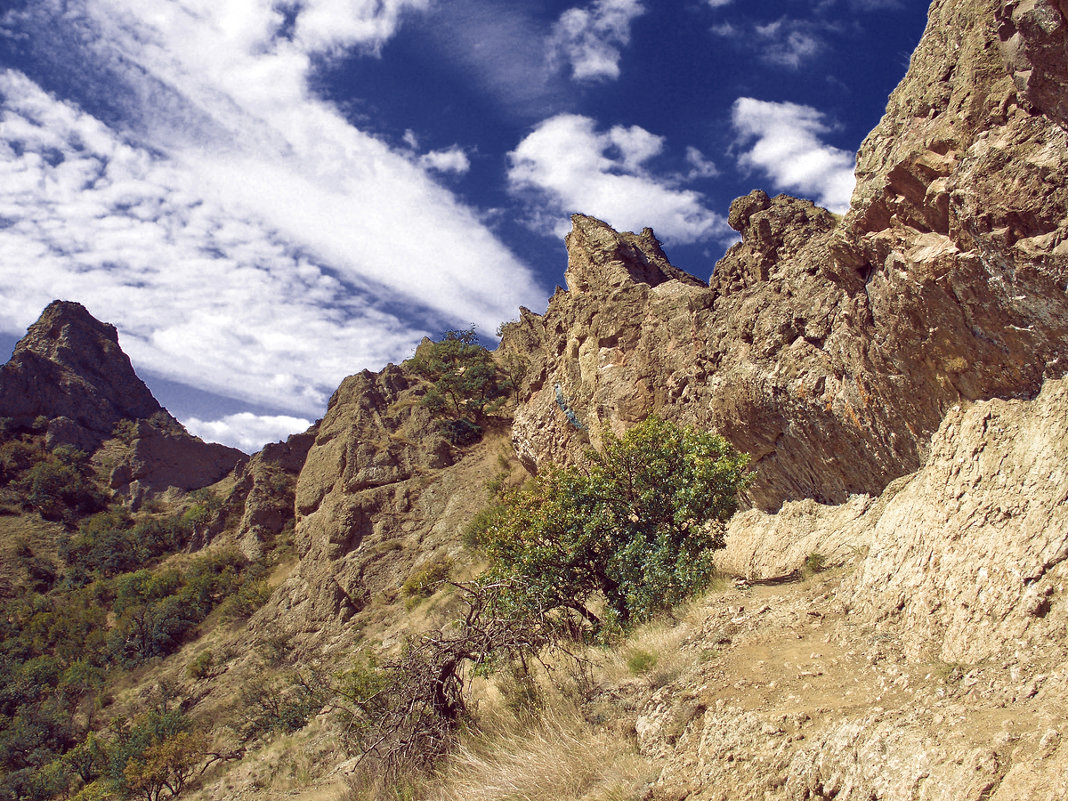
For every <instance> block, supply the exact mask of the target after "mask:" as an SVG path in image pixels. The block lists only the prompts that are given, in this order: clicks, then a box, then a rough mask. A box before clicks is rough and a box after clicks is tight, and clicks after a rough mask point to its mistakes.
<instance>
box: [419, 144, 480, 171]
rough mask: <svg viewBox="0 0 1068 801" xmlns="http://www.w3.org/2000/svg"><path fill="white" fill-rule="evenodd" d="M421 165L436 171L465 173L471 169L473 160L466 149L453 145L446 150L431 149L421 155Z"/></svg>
mask: <svg viewBox="0 0 1068 801" xmlns="http://www.w3.org/2000/svg"><path fill="white" fill-rule="evenodd" d="M419 166H421V167H424V168H425V169H428V170H434V171H436V172H451V173H456V174H457V175H463V174H464V173H465V172H467V171H468V170H470V169H471V160H470V159H469V158H468V157H467V154H466V153H465V152H464V149H463V148H462V147H460V146H459V145H453V146H452V147H450V148H448V149H446V150H431V151H430V152H429V153H424V154H423V155H422V156H420V157H419Z"/></svg>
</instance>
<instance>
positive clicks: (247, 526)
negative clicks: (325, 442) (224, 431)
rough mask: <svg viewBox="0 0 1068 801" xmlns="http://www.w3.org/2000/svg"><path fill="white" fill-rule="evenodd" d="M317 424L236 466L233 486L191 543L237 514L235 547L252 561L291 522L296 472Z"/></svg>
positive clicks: (209, 535)
mask: <svg viewBox="0 0 1068 801" xmlns="http://www.w3.org/2000/svg"><path fill="white" fill-rule="evenodd" d="M318 429H319V424H318V423H316V424H315V425H313V426H312V427H311V428H309V429H308V430H307V431H305V432H303V433H301V434H293V435H291V436H290V437H289V438H288V439H287V440H286V441H285V442H273V443H270V444H269V445H265V446H264V447H263V449H262V450H260V451H259V452H258V453H256V454H254V455H253V456H252V457H251V458H250V459H249V460H248V461H247V462H246V463H244V464H241V465H238V467H237V468H236V469H235V470H234V487H233V489H232V490H231V491H230V493H229V495H228V496H227V498H226V500H225V502H224V503H223V505H222V507H221V508H220V510H219V513H218V515H217V517H216V519H215V521H214V522H213V523H212V525H210V526H208V527H207V529H206V530H205V532H204V542H195V543H193V547H200V546H202V545H205V544H207V542H208V541H210V540H212V539H214V538H215V537H216V536H217V535H219V534H221V533H222V532H223V531H224V530H225V529H226V528H227V526H228V524H229V523H230V522H231V521H232V520H235V519H236V520H238V521H239V523H238V524H237V531H236V540H237V544H238V547H239V548H240V549H241V551H242V553H244V555H245V556H246V557H247V558H248V559H250V560H252V561H256V560H258V559H260V558H261V557H262V556H263V554H264V548H265V546H266V545H268V544H269V543H271V542H272V541H273V539H274V538H275V537H276V536H277V535H279V534H281V533H282V532H283V531H285V530H286V529H287V528H292V527H294V526H295V523H296V518H295V514H294V511H293V505H294V494H295V488H296V483H297V477H298V476H299V475H300V471H301V469H302V468H303V467H304V461H305V459H307V458H308V450H309V449H310V448H311V446H312V444H313V443H314V442H315V435H316V432H317V431H318Z"/></svg>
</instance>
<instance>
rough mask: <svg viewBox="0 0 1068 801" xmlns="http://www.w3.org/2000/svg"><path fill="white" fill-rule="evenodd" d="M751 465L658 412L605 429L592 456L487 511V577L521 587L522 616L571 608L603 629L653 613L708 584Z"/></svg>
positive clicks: (483, 536) (483, 525) (483, 532)
mask: <svg viewBox="0 0 1068 801" xmlns="http://www.w3.org/2000/svg"><path fill="white" fill-rule="evenodd" d="M748 463H749V459H748V457H747V456H745V455H743V454H739V453H737V452H736V451H735V450H734V449H733V448H731V446H730V445H729V444H728V443H727V441H726V440H724V439H723V438H722V437H719V436H717V435H714V434H710V433H707V432H701V431H697V430H696V429H693V428H683V427H680V426H677V425H675V424H672V423H668V422H665V421H663V420H660V419H659V418H656V417H650V418H649V419H647V420H646V421H645V422H643V423H641V424H640V425H638V426H636V427H634V428H633V429H631V430H630V431H628V432H627V433H626V434H625V435H624V436H623V437H622V438H621V439H619V438H616V437H614V436H611V435H608V436H606V437H605V445H604V449H603V451H601V452H599V453H598V452H596V451H590V452H589V453H588V455H587V463H586V464H585V465H582V466H579V467H573V468H569V469H566V470H550V471H547V472H546V473H544V474H542V475H540V476H538V477H537V478H536V479H534V480H533V481H531V482H528V484H527V485H525V486H524V487H523V488H521V489H519V490H516V491H514V492H512V493H511V494H510V495H508V496H507V497H506V499H505V502H504V503H502V504H501V505H500V506H498V507H497V508H496V510H495V511H494V512H493V513H492V514H490V515H489V516H488V519H482V520H480V522H479V525H480V529H479V530H477V531H476V532H474V536H476V537H477V539H478V540H479V541H480V542H481V543H482V544H483V546H484V547H485V549H486V551H487V553H488V554H489V555H490V556H491V557H492V558H493V559H494V560H495V563H494V566H493V567H492V569H491V571H490V573H489V575H488V577H487V581H490V582H495V581H506V582H507V583H509V585H510V586H513V587H516V588H518V589H516V590H515V591H513V592H512V593H511V594H510V600H511V601H512V602H514V604H515V605H516V610H517V614H521V613H522V611H523V610H524V609H526V610H528V611H533V610H537V609H541V610H544V609H563V610H571V611H572V612H573V613H576V614H577V615H579V616H580V617H581V618H582V619H583V620H584V621H585V623H586V624H587V625H589V626H591V627H592V628H593V629H595V630H601V629H603V628H605V627H606V625H607V624H610V625H613V626H614V625H618V626H620V627H622V628H623V629H626V628H628V627H629V626H630V625H632V624H633V623H636V622H638V621H641V620H646V619H648V618H649V617H650V616H651V615H653V614H655V613H656V612H659V611H662V610H665V609H668V608H670V607H671V606H673V605H674V604H676V603H678V602H679V601H681V600H682V599H684V598H685V597H687V596H688V595H690V594H692V593H693V592H695V591H697V590H699V589H702V588H703V587H704V586H706V585H707V584H708V582H709V580H710V579H711V577H712V574H713V563H712V552H713V550H714V549H716V548H720V547H722V545H723V524H724V523H725V522H726V521H727V520H728V519H729V518H730V516H731V515H732V514H733V513H734V511H735V509H736V508H737V494H738V492H739V490H740V489H741V488H742V487H744V486H745V484H746V483H747V472H746V468H747V466H748ZM596 599H600V600H601V601H603V603H604V605H605V607H606V609H607V612H608V615H607V617H606V618H605V619H604V620H602V619H601V618H600V617H598V616H597V615H595V614H594V613H593V611H592V610H591V601H594V600H596Z"/></svg>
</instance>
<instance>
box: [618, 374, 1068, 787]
mask: <svg viewBox="0 0 1068 801" xmlns="http://www.w3.org/2000/svg"><path fill="white" fill-rule="evenodd" d="M1066 465H1068V380H1059V381H1049V382H1047V383H1046V385H1045V387H1044V388H1043V390H1042V392H1041V393H1040V394H1039V395H1038V397H1037V398H1036V399H1035V400H1033V401H1020V400H1010V401H1003V400H992V401H986V402H981V403H977V404H974V405H973V406H971V407H970V408H956V409H953V410H951V412H950V413H949V414H948V415H947V416H946V419H945V421H944V422H943V424H942V426H941V427H940V429H939V431H938V432H937V433H936V435H935V436H934V438H933V440H932V444H931V449H930V453H929V455H928V457H927V461H926V463H925V464H924V466H923V467H922V468H921V469H920V470H919V471H917V472H916V473H915V474H913V475H911V476H908V477H905V478H902V479H901V480H899V481H895V482H894V483H893V484H892V485H891V486H890V487H888V488H887V490H886V491H885V492H884V493H883V495H882V497H880V498H879V499H875V500H873V499H870V498H866V497H862V496H858V497H857V498H854V499H853V500H851V501H850V502H849V503H847V504H843V505H841V506H836V507H832V506H818V505H816V504H812V503H811V502H808V501H803V502H796V503H789V504H786V505H784V507H783V509H782V510H781V511H780V512H779V513H778V514H776V515H767V514H764V513H762V512H758V511H756V510H750V511H749V512H747V513H745V514H744V515H740V516H739V517H737V518H735V520H734V521H732V523H731V526H730V529H729V531H728V547H727V551H726V553H725V554H724V559H725V561H726V562H728V563H729V564H730V565H732V566H734V567H735V568H737V567H739V566H740V567H744V568H745V569H746V570H747V571H748V574H749V577H750V578H753V579H765V578H773V577H777V576H782V575H784V574H786V573H789V572H791V571H793V570H795V569H796V568H797V567H799V566H800V565H801V563H802V562H803V561H804V559H805V554H806V552H809V553H810V552H812V551H818V552H821V553H825V554H829V555H830V556H831V559H830V563H831V564H834V563H835V562H838V563H853V564H854V565H855V567H854V569H853V570H852V571H849V572H846V573H844V574H842V573H840V574H839V575H838V577H837V578H832V579H828V580H827V583H826V584H825V585H823V588H821V587H820V586H819V585H817V586H815V587H814V588H812V589H811V590H809V592H807V593H804V592H793V593H788V592H787V591H785V590H784V589H782V588H781V585H780V587H779V588H776V589H775V590H770V588H769V591H770V592H777V593H779V595H778V596H772V595H770V594H765V595H763V596H760V597H759V598H757V597H752V594H753V592H754V591H753V590H742V591H741V595H742V596H745V595H746V593H749V594H750V597H749V598H748V600H745V602H744V604H743V605H738V606H731V604H732V603H737V601H735V600H734V599H726V600H725V601H724V604H723V605H724V606H726V609H720V610H719V611H716V607H713V609H712V610H711V611H710V613H709V615H708V618H707V619H706V620H705V621H704V624H703V628H702V630H701V631H700V632H698V633H696V634H694V635H693V636H692V637H691V638H689V639H688V643H689V647H691V648H694V649H702V648H708V647H710V646H711V645H712V644H716V647H717V649H718V650H719V651H724V650H725V653H724V654H723V655H722V656H720V657H718V658H717V659H715V660H713V661H712V662H711V664H708V665H704V666H701V667H699V668H697V669H696V672H695V673H694V674H692V675H688V676H686V677H684V678H682V679H680V680H679V681H678V682H676V683H675V685H674V686H668V687H665V688H664V689H663V690H661V691H659V692H658V693H656V694H654V696H653V697H652V698H651V699H650V701H649V702H648V703H647V704H646V706H645V707H644V709H643V710H642V712H641V713H640V715H639V717H638V719H637V723H636V729H637V733H638V738H639V745H640V746H641V748H642V750H643V752H645V753H647V754H649V755H650V756H656V757H657V758H658V760H661V761H662V763H663V764H664V765H665V768H664V771H663V773H662V774H661V777H660V779H659V782H658V784H657V786H656V788H655V789H654V792H653V793H652V795H651V797H652V798H661V799H668V798H678V797H681V796H682V795H685V797H688V798H700V799H721V798H722V799H728V798H731V799H733V798H738V799H748V798H753V799H755V798H761V799H796V798H811V799H829V798H835V799H838V800H839V801H841V800H842V799H850V800H853V799H856V800H858V801H866V799H869V798H885V799H898V798H900V799H913V798H922V799H927V798H930V799H935V798H953V799H966V800H969V801H981V800H982V799H990V798H996V799H1003V800H1004V799H1020V800H1021V801H1023V799H1050V801H1052V799H1059V798H1063V797H1064V795H1065V793H1066V792H1068V784H1066V776H1068V773H1066V772H1065V767H1066V765H1068V745H1065V742H1064V728H1063V724H1064V715H1063V708H1064V703H1065V699H1066V698H1068V592H1066V588H1068V472H1066V467H1065V466H1066ZM717 606H718V605H717ZM728 644H729V645H728ZM680 708H685V709H690V710H691V713H690V715H689V716H688V718H687V719H686V720H684V721H682V723H681V724H680V721H679V720H678V715H677V710H678V709H680ZM680 793H681V795H680Z"/></svg>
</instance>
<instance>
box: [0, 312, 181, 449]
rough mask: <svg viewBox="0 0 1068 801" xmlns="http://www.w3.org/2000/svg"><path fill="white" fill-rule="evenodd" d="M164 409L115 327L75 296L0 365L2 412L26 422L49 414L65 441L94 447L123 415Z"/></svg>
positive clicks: (22, 424)
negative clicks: (123, 346)
mask: <svg viewBox="0 0 1068 801" xmlns="http://www.w3.org/2000/svg"><path fill="white" fill-rule="evenodd" d="M161 411H163V407H162V406H160V405H159V403H158V402H157V401H156V399H155V398H154V397H152V393H151V392H149V390H148V387H146V386H145V384H144V382H143V381H141V379H140V378H138V377H137V374H136V373H134V369H133V366H132V365H131V364H130V359H129V357H128V356H127V355H126V354H125V353H123V352H122V349H121V348H120V347H119V335H118V332H117V331H116V330H115V326H113V325H108V324H107V323H101V322H100V321H98V320H96V319H95V318H94V317H93V316H92V315H90V314H89V312H88V311H86V309H85V307H84V306H82V305H81V304H79V303H71V302H69V301H62V300H57V301H53V302H52V303H50V304H49V305H48V307H47V308H46V309H45V310H44V311H43V312H42V313H41V317H40V318H39V319H38V320H37V322H35V323H34V324H33V325H31V326H30V328H29V330H28V331H27V332H26V336H24V337H23V338H22V339H21V340H19V342H18V344H17V345H16V346H15V351H14V353H12V355H11V360H10V361H9V362H8V363H7V364H5V365H4V366H3V367H0V417H9V418H11V421H12V424H13V425H15V426H16V427H21V428H29V427H30V425H31V424H32V423H33V421H34V419H35V418H37V417H45V418H48V419H49V420H50V421H56V422H55V423H54V424H50V427H51V428H52V430H53V432H54V437H55V436H56V435H57V434H58V432H60V431H62V432H63V434H62V435H59V436H60V437H61V438H63V439H69V441H70V444H76V445H78V446H79V447H81V448H82V449H83V450H87V451H91V450H95V448H96V446H97V445H99V444H100V443H101V442H102V441H103V440H105V439H107V438H109V437H111V436H112V432H113V431H114V429H115V425H116V423H118V422H119V421H120V420H124V419H126V420H141V419H148V418H150V417H152V415H154V414H157V413H158V412H161Z"/></svg>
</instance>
